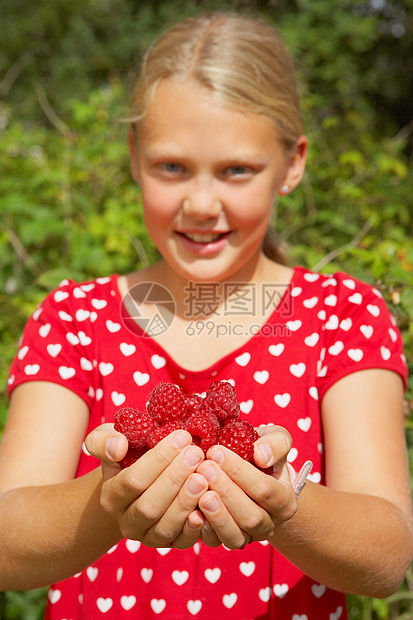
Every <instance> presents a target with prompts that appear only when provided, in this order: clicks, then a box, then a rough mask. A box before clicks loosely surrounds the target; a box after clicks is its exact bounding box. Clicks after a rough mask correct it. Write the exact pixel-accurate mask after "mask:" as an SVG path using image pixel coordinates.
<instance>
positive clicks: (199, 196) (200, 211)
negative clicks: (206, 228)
mask: <svg viewBox="0 0 413 620" xmlns="http://www.w3.org/2000/svg"><path fill="white" fill-rule="evenodd" d="M221 207H222V205H221V202H220V200H219V197H218V188H217V184H216V183H215V182H214V179H210V178H207V177H196V178H193V179H192V180H191V182H190V183H189V184H188V191H187V193H186V196H185V198H184V201H183V204H182V210H183V213H184V215H186V216H188V217H192V218H193V219H196V220H199V221H204V220H209V219H215V218H217V217H218V215H219V214H220V211H221Z"/></svg>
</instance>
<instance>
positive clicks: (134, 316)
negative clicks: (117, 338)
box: [121, 282, 176, 338]
mask: <svg viewBox="0 0 413 620" xmlns="http://www.w3.org/2000/svg"><path fill="white" fill-rule="evenodd" d="M122 302H123V303H122V306H121V319H122V321H123V323H124V325H125V326H126V327H127V328H128V329H129V331H131V332H133V333H134V334H137V335H138V336H141V337H142V338H151V337H153V336H159V335H160V334H163V332H165V331H166V330H167V329H168V327H169V326H170V325H171V324H172V321H173V320H174V317H175V310H176V305H175V300H174V298H173V296H172V295H171V293H170V291H168V289H167V288H165V287H164V286H162V285H161V284H157V283H156V282H140V283H139V284H135V285H134V286H132V287H131V288H130V289H129V290H128V292H127V293H126V295H124V297H123V299H122ZM139 328H140V329H139Z"/></svg>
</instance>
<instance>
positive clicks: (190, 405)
mask: <svg viewBox="0 0 413 620" xmlns="http://www.w3.org/2000/svg"><path fill="white" fill-rule="evenodd" d="M185 405H186V415H187V416H190V415H193V414H194V413H198V411H199V409H200V407H201V405H202V398H201V396H199V394H185Z"/></svg>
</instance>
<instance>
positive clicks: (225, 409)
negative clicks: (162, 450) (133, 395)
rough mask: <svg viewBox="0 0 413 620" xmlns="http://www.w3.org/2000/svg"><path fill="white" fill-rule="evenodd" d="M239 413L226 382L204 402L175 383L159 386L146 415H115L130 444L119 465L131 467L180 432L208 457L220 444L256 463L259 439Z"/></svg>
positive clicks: (129, 411)
mask: <svg viewBox="0 0 413 620" xmlns="http://www.w3.org/2000/svg"><path fill="white" fill-rule="evenodd" d="M239 410H240V408H239V404H238V402H237V396H236V392H235V389H234V387H233V386H232V385H231V383H229V382H227V381H214V382H213V383H211V385H210V386H209V388H208V391H207V392H206V394H205V397H204V398H202V397H201V396H199V395H198V394H187V393H185V392H184V391H183V390H182V389H181V388H180V387H178V386H177V385H174V384H173V383H160V384H159V385H157V386H156V387H155V388H154V389H153V390H152V392H151V394H150V396H149V400H148V402H147V404H146V411H138V410H137V409H133V408H131V407H123V408H122V409H119V410H118V411H117V412H116V414H115V430H116V431H118V432H120V433H123V434H124V435H125V436H126V438H127V440H128V442H129V449H128V452H127V454H126V456H125V457H124V459H123V460H122V461H121V462H120V465H121V467H123V468H125V467H129V466H130V465H132V464H133V463H134V462H135V461H136V460H137V459H138V458H140V457H141V456H142V455H143V454H144V453H145V452H147V451H148V450H149V449H150V448H153V447H154V446H156V444H157V443H159V442H160V441H161V440H162V439H163V438H164V437H166V436H167V435H169V433H171V432H172V431H175V430H178V429H183V430H185V431H188V433H190V434H191V435H192V443H193V444H195V445H197V446H199V447H200V448H201V449H202V450H203V451H204V453H205V454H206V452H207V450H208V449H209V448H210V447H211V446H214V445H216V444H220V445H222V446H226V447H227V448H229V449H230V450H233V451H234V452H236V453H237V454H238V455H239V456H241V457H242V458H243V459H245V460H247V461H249V462H253V454H254V441H256V440H257V439H258V437H259V435H258V433H257V431H256V430H255V429H254V427H253V426H252V425H251V424H250V423H249V422H247V421H246V420H241V419H240V418H239ZM271 471H272V469H271Z"/></svg>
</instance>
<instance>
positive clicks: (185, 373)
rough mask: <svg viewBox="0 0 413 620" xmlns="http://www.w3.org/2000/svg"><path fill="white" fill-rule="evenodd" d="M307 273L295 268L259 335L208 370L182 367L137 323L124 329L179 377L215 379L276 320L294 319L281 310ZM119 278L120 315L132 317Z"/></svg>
mask: <svg viewBox="0 0 413 620" xmlns="http://www.w3.org/2000/svg"><path fill="white" fill-rule="evenodd" d="M307 271H308V270H306V269H305V268H303V267H300V266H294V267H293V268H292V276H291V279H290V281H289V283H288V285H287V286H286V288H285V291H284V293H283V295H282V296H281V298H280V299H279V301H278V303H277V305H276V307H275V308H274V310H273V311H272V312H271V314H270V316H269V317H268V318H267V319H266V321H264V323H263V324H262V325H261V326H260V329H259V330H258V331H257V333H256V334H254V335H252V336H251V337H250V338H249V339H248V340H247V341H246V342H244V343H243V344H242V345H240V346H239V347H237V348H235V349H233V350H232V351H230V352H229V353H227V354H225V355H224V356H223V357H221V358H220V359H219V360H217V361H216V362H214V363H213V364H212V365H211V366H208V367H207V368H204V369H201V370H191V369H189V368H185V367H184V366H181V365H180V364H179V363H178V362H177V361H176V360H175V359H174V358H173V357H172V355H171V354H170V353H169V352H168V351H167V350H166V349H165V348H164V347H163V346H162V345H161V344H160V343H159V342H158V341H157V340H155V339H154V338H152V337H151V336H148V335H145V336H144V335H143V334H144V330H143V329H142V328H141V327H140V326H139V325H138V324H137V323H134V324H133V332H132V330H131V329H129V328H127V327H126V326H125V325H122V327H123V329H124V330H127V331H128V332H129V333H130V334H133V335H134V337H135V338H142V340H143V341H145V344H146V345H147V346H149V347H150V348H151V349H152V351H153V352H154V354H155V353H156V354H157V355H159V356H161V357H163V358H164V359H165V360H166V362H167V364H168V366H169V368H170V369H171V370H175V371H176V373H177V375H179V376H180V377H181V378H183V377H185V378H186V379H192V380H202V379H204V378H205V377H213V376H215V375H217V374H218V372H219V371H220V370H221V369H222V368H223V367H224V366H226V365H227V364H228V363H229V362H231V361H233V360H235V359H236V358H237V357H239V356H241V355H242V354H243V353H244V352H245V351H251V350H252V349H253V348H255V347H256V346H257V345H258V343H259V342H260V341H261V339H262V337H263V332H264V331H265V329H266V326H268V325H271V324H272V323H274V320H277V321H278V322H283V323H286V322H287V321H288V319H291V318H292V316H287V314H288V313H286V316H282V314H281V313H280V310H281V309H282V307H283V306H284V304H286V302H287V299H288V298H290V292H291V290H292V289H293V288H294V286H296V285H297V280H299V278H300V275H301V274H302V273H304V272H307ZM119 278H120V275H119V274H114V275H113V276H112V278H111V280H112V286H113V288H114V290H115V293H116V299H117V302H118V303H119V313H120V316H122V312H124V313H126V314H128V316H130V315H129V313H128V311H127V310H126V308H125V306H124V304H123V299H122V296H121V293H120V290H119V283H118V281H119Z"/></svg>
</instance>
